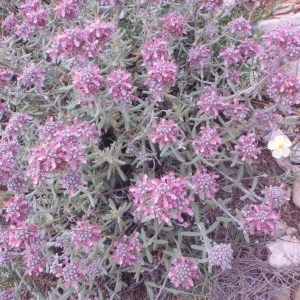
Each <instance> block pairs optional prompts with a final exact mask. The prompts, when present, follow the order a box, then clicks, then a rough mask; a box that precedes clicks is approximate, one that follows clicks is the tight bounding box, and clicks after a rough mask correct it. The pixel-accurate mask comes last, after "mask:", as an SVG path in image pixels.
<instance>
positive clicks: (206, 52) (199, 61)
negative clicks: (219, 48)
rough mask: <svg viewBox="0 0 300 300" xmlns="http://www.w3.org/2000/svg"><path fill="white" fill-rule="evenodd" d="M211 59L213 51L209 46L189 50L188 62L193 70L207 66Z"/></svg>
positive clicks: (197, 46) (199, 46)
mask: <svg viewBox="0 0 300 300" xmlns="http://www.w3.org/2000/svg"><path fill="white" fill-rule="evenodd" d="M210 59H211V50H210V48H209V46H208V45H196V46H194V47H192V48H191V49H190V50H189V55H188V62H189V63H190V66H191V68H192V69H197V68H200V67H204V66H206V65H207V64H208V63H209V62H210Z"/></svg>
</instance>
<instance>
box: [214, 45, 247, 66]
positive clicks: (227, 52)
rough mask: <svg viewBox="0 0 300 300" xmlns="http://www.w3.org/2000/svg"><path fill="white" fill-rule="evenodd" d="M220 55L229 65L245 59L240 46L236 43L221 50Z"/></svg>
mask: <svg viewBox="0 0 300 300" xmlns="http://www.w3.org/2000/svg"><path fill="white" fill-rule="evenodd" d="M219 55H220V57H222V58H223V59H224V64H225V65H226V66H227V67H228V66H231V65H234V64H237V63H239V62H241V61H242V60H243V56H242V55H241V53H240V48H239V47H236V46H235V45H230V46H227V47H226V48H225V49H224V50H223V51H221V52H220V54H219Z"/></svg>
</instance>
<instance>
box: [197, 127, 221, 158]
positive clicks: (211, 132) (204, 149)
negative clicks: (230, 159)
mask: <svg viewBox="0 0 300 300" xmlns="http://www.w3.org/2000/svg"><path fill="white" fill-rule="evenodd" d="M221 143H222V140H221V138H220V136H219V134H218V132H217V128H216V127H212V128H211V127H205V126H202V127H201V128H200V132H199V136H198V137H196V138H195V139H194V140H193V146H194V148H195V152H196V154H199V153H201V154H202V155H203V156H204V157H209V156H212V155H215V154H216V153H217V148H218V147H219V146H220V145H221Z"/></svg>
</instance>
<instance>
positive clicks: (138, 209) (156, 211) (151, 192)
mask: <svg viewBox="0 0 300 300" xmlns="http://www.w3.org/2000/svg"><path fill="white" fill-rule="evenodd" d="M187 188H188V182H187V180H186V179H185V178H183V177H179V176H178V177H175V174H174V173H172V172H170V173H168V174H167V175H165V176H163V177H161V178H159V179H158V178H154V179H150V178H148V176H147V175H146V174H143V175H142V176H141V177H140V179H139V180H138V181H137V183H136V184H135V186H131V187H130V189H129V191H130V194H131V196H132V197H133V203H134V213H135V214H136V215H137V216H138V218H139V219H142V218H144V217H148V216H152V217H154V218H155V219H157V220H158V222H159V223H160V224H163V223H165V222H169V221H170V220H171V219H176V220H177V221H179V222H183V218H182V216H181V214H182V213H187V214H188V215H193V210H192V208H191V205H192V203H193V202H194V199H193V198H192V197H189V196H188V194H187Z"/></svg>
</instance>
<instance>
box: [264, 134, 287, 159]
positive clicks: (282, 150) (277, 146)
mask: <svg viewBox="0 0 300 300" xmlns="http://www.w3.org/2000/svg"><path fill="white" fill-rule="evenodd" d="M291 145H292V142H291V141H290V140H289V138H288V137H287V136H285V135H277V136H275V137H274V138H273V140H271V141H270V142H269V143H268V149H270V150H272V156H273V157H275V158H280V157H288V156H289V155H290V152H291V149H290V148H289V147H291Z"/></svg>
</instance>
